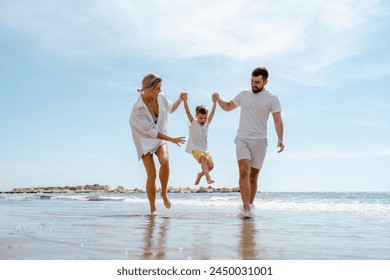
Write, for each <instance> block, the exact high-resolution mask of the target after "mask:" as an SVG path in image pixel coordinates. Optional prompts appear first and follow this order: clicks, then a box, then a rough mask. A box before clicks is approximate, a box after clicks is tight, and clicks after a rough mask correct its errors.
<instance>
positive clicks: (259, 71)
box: [252, 67, 268, 80]
mask: <svg viewBox="0 0 390 280" xmlns="http://www.w3.org/2000/svg"><path fill="white" fill-rule="evenodd" d="M258 76H263V80H267V79H268V70H267V68H265V67H256V68H255V69H254V70H253V71H252V77H258Z"/></svg>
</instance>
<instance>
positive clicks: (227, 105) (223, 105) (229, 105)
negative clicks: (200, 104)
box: [213, 93, 237, 112]
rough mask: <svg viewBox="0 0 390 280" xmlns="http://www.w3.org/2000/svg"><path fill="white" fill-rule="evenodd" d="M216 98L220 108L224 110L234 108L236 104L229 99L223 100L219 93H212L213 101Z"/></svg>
mask: <svg viewBox="0 0 390 280" xmlns="http://www.w3.org/2000/svg"><path fill="white" fill-rule="evenodd" d="M214 100H216V101H217V102H218V104H219V107H221V108H222V110H224V111H227V112H229V111H231V110H233V109H236V108H237V106H236V104H234V102H233V101H229V102H226V101H223V100H222V99H221V98H220V97H219V94H218V93H214V94H213V101H214Z"/></svg>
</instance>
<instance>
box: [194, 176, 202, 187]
mask: <svg viewBox="0 0 390 280" xmlns="http://www.w3.org/2000/svg"><path fill="white" fill-rule="evenodd" d="M200 179H202V173H198V176H197V177H196V180H195V185H199V182H200Z"/></svg>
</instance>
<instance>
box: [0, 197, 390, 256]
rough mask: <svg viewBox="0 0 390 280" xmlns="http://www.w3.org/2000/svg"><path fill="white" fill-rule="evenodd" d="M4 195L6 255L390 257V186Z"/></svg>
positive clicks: (0, 239)
mask: <svg viewBox="0 0 390 280" xmlns="http://www.w3.org/2000/svg"><path fill="white" fill-rule="evenodd" d="M169 197H170V200H171V202H172V208H171V209H170V210H167V209H164V207H163V204H162V201H161V200H159V201H158V210H159V215H158V216H157V217H150V216H149V215H148V214H149V207H148V202H147V199H146V195H145V194H135V195H134V194H131V195H130V194H92V195H91V194H44V195H42V194H0V211H1V213H2V215H1V217H0V259H27V260H28V259H61V260H62V259H103V260H109V259H270V260H281V259H282V260H283V259H287V260H291V259H305V260H307V259H324V260H328V259H390V249H389V248H390V231H389V229H390V193H259V194H258V195H257V198H256V202H255V209H254V213H255V216H254V219H252V220H242V219H240V215H239V214H240V209H241V199H240V194H238V193H234V194H231V193H230V194H207V193H206V194H169Z"/></svg>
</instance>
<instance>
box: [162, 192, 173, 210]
mask: <svg viewBox="0 0 390 280" xmlns="http://www.w3.org/2000/svg"><path fill="white" fill-rule="evenodd" d="M161 198H162V199H163V202H164V205H165V208H167V209H169V208H171V202H170V201H169V199H168V197H167V195H161Z"/></svg>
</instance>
